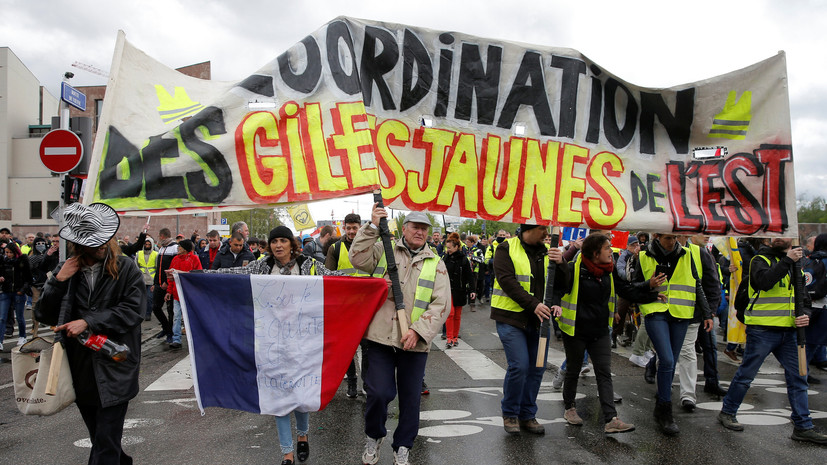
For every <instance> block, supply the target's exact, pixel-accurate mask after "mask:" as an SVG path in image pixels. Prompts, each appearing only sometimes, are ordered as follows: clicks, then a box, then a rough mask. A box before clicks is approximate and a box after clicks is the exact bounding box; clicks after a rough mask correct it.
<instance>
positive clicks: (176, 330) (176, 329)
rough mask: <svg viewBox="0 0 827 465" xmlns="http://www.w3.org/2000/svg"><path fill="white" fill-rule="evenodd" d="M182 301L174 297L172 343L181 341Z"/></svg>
mask: <svg viewBox="0 0 827 465" xmlns="http://www.w3.org/2000/svg"><path fill="white" fill-rule="evenodd" d="M183 317H184V316H183V314H182V313H181V302H179V301H177V300H175V299H172V343H173V344H175V343H178V344H180V343H181V326H182V323H183Z"/></svg>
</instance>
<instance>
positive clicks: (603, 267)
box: [582, 257, 614, 278]
mask: <svg viewBox="0 0 827 465" xmlns="http://www.w3.org/2000/svg"><path fill="white" fill-rule="evenodd" d="M582 263H583V265H585V266H586V269H587V270H589V273H591V274H593V275H594V277H595V278H601V277H603V275H604V274H607V273H611V272H612V270H613V269H614V263H595V262H593V261H591V260H589V259H588V258H586V257H583V262H582Z"/></svg>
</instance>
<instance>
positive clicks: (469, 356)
mask: <svg viewBox="0 0 827 465" xmlns="http://www.w3.org/2000/svg"><path fill="white" fill-rule="evenodd" d="M444 352H445V355H447V356H448V357H449V358H450V359H451V360H453V361H454V363H456V364H457V365H458V366H459V367H460V368H462V370H463V371H464V372H465V373H467V374H468V376H470V377H471V379H475V380H484V379H498V380H502V379H504V378H505V370H503V369H502V368H500V366H499V365H497V364H496V363H495V362H494V361H493V360H491V359H490V358H488V357H486V356H485V355H484V354H483V353H482V352H480V351H478V350H475V349H474V348H473V347H471V346H470V345H469V344H468V343H466V342H465V341H463V342H461V343H460V345H458V346H456V347H454V348H452V349H447V350H445V351H444Z"/></svg>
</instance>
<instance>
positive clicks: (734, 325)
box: [726, 237, 747, 344]
mask: <svg viewBox="0 0 827 465" xmlns="http://www.w3.org/2000/svg"><path fill="white" fill-rule="evenodd" d="M727 239H728V244H729V255H730V263H731V264H733V265H735V266H737V267H738V269H737V270H736V271H735V272H733V273H732V274H731V275H730V278H729V314H728V318H727V332H726V339H727V342H731V343H734V344H743V343H744V342H746V340H747V333H746V331H747V327H746V325H744V324H743V323H741V322H740V321H738V318H737V317H736V315H735V313H736V312H735V293H736V292H737V291H738V285H739V284H741V279H745V278H746V277H745V276H741V273H742V272H743V270H744V264H743V263H742V260H741V252H740V251H739V250H738V240H737V239H735V238H734V237H729V238H727Z"/></svg>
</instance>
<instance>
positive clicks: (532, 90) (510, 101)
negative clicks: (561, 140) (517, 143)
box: [497, 52, 556, 136]
mask: <svg viewBox="0 0 827 465" xmlns="http://www.w3.org/2000/svg"><path fill="white" fill-rule="evenodd" d="M521 105H530V106H531V107H532V108H533V109H534V118H535V119H536V121H537V126H539V128H540V134H542V135H544V136H554V135H555V134H556V131H555V129H554V119H553V118H552V116H551V108H550V107H549V103H548V95H547V94H546V89H545V81H544V80H543V65H542V56H541V55H540V54H539V53H537V52H526V53H525V55H523V60H522V63H520V69H519V70H517V75H516V76H515V77H514V84H513V85H512V86H511V91H510V92H509V93H508V98H507V99H506V100H505V105H503V109H502V113H500V119H499V121H498V122H497V126H499V127H501V128H506V129H508V128H510V127H511V126H512V125H513V124H514V118H516V116H517V110H519V109H520V106H521Z"/></svg>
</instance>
